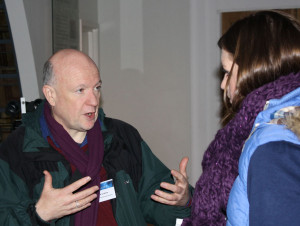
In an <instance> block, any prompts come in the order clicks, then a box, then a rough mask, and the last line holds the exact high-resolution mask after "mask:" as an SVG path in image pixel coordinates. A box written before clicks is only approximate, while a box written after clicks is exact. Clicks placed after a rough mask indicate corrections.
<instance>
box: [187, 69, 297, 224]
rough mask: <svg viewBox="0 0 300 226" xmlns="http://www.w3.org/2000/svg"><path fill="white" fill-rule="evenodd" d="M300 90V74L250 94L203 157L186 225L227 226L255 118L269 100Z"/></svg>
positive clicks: (290, 75)
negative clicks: (233, 189) (231, 198)
mask: <svg viewBox="0 0 300 226" xmlns="http://www.w3.org/2000/svg"><path fill="white" fill-rule="evenodd" d="M299 87H300V73H297V74H289V75H287V76H281V77H280V78H278V79H277V80H276V81H274V82H271V83H268V84H266V85H264V86H262V87H260V88H258V89H256V90H254V91H253V92H251V93H250V94H248V95H247V97H246V98H245V99H244V100H243V102H242V104H241V108H240V110H239V111H238V112H237V114H236V115H235V117H234V118H233V119H232V120H231V121H230V122H229V123H228V124H227V125H226V126H225V127H224V128H222V129H220V130H219V131H218V132H217V134H216V136H215V139H214V140H213V141H212V142H211V143H210V145H209V147H208V149H207V150H206V152H205V153H204V156H203V161H202V168H203V173H202V175H201V176H200V178H199V180H198V181H197V183H196V187H195V192H194V196H193V202H192V213H191V217H190V218H188V219H185V220H184V222H183V224H182V225H183V226H187V225H197V226H198V225H199V226H200V225H206V226H209V225H214V226H218V225H225V224H226V220H225V213H226V206H227V201H228V197H229V192H230V190H231V187H232V185H233V182H234V180H235V178H236V177H237V175H238V161H239V157H240V155H241V151H242V148H243V145H244V142H245V140H246V139H247V138H248V136H249V134H250V132H251V129H252V126H253V123H254V121H255V118H256V116H257V115H258V113H259V112H261V111H262V110H263V108H264V105H265V103H266V101H267V100H270V99H279V98H281V97H282V96H284V95H285V94H287V93H289V92H291V91H293V90H295V89H296V88H299Z"/></svg>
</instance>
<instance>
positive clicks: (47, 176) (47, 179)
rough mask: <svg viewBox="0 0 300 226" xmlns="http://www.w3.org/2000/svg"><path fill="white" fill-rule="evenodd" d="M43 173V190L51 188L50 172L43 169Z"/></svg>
mask: <svg viewBox="0 0 300 226" xmlns="http://www.w3.org/2000/svg"><path fill="white" fill-rule="evenodd" d="M43 173H44V175H45V183H44V188H43V190H45V189H51V188H53V187H52V176H51V174H50V173H49V172H48V171H47V170H44V172H43Z"/></svg>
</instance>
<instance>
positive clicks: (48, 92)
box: [43, 85, 56, 107]
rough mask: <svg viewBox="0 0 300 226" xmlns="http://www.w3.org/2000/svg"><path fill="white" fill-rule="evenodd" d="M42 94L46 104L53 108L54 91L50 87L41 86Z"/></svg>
mask: <svg viewBox="0 0 300 226" xmlns="http://www.w3.org/2000/svg"><path fill="white" fill-rule="evenodd" d="M43 93H44V95H45V98H46V99H47V101H48V103H49V104H50V105H51V106H52V107H53V106H55V100H56V92H55V89H54V88H53V87H52V86H49V85H44V86H43Z"/></svg>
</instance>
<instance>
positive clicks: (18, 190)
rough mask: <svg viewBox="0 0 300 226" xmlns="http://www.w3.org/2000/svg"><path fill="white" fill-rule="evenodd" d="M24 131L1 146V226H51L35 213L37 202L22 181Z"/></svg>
mask: <svg viewBox="0 0 300 226" xmlns="http://www.w3.org/2000/svg"><path fill="white" fill-rule="evenodd" d="M23 135H24V131H23V130H22V129H19V130H17V131H15V133H14V134H12V135H11V136H9V137H8V138H7V140H5V142H3V143H2V144H1V146H0V225H8V226H16V225H50V224H48V223H47V222H43V221H42V220H41V219H39V217H38V216H37V214H36V212H35V200H32V199H31V198H30V196H29V192H28V187H27V185H26V183H25V182H24V180H22V179H21V171H22V167H21V162H22V157H21V152H22V146H23V142H22V140H23Z"/></svg>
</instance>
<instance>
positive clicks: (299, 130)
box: [285, 107, 300, 139]
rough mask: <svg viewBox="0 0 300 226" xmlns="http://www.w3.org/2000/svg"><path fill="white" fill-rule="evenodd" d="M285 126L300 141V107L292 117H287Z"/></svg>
mask: <svg viewBox="0 0 300 226" xmlns="http://www.w3.org/2000/svg"><path fill="white" fill-rule="evenodd" d="M285 124H286V126H287V128H288V129H290V130H291V131H293V132H294V133H295V134H296V135H297V137H298V138H299V139H300V107H297V108H296V110H295V111H294V113H293V114H292V115H290V116H288V117H286V123H285Z"/></svg>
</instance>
